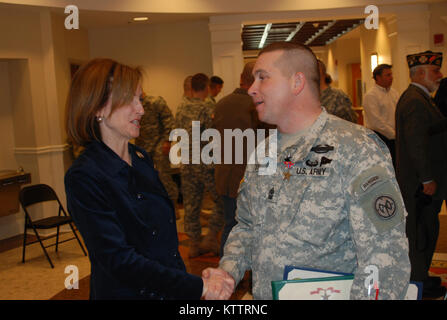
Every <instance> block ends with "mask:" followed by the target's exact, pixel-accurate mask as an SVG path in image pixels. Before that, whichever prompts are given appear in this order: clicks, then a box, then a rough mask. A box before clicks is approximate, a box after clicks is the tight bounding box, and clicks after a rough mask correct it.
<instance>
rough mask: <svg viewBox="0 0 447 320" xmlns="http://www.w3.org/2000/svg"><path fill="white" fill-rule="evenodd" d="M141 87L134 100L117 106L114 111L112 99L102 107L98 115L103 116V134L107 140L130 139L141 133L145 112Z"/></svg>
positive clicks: (101, 126) (101, 125) (101, 127)
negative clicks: (141, 99) (141, 122)
mask: <svg viewBox="0 0 447 320" xmlns="http://www.w3.org/2000/svg"><path fill="white" fill-rule="evenodd" d="M140 97H141V87H140V86H139V87H138V88H137V90H136V92H135V94H134V97H133V99H132V101H131V102H130V103H128V104H125V105H123V106H120V107H117V108H116V109H115V110H114V111H113V112H112V100H111V99H109V101H107V104H106V105H105V106H104V108H103V109H101V110H100V111H99V112H98V114H97V116H101V117H103V119H104V120H103V121H101V122H100V126H99V127H100V130H101V136H102V138H103V140H104V141H107V140H127V141H128V140H130V139H134V138H137V137H138V136H139V135H140V120H141V117H142V116H143V114H144V109H143V106H142V105H141V101H140Z"/></svg>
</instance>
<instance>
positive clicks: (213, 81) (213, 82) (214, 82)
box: [205, 76, 224, 106]
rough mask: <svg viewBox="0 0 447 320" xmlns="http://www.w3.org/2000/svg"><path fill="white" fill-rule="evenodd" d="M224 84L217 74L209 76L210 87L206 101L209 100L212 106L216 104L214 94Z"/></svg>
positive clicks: (217, 92)
mask: <svg viewBox="0 0 447 320" xmlns="http://www.w3.org/2000/svg"><path fill="white" fill-rule="evenodd" d="M223 85H224V81H223V80H222V78H220V77H218V76H212V77H211V78H210V89H209V95H208V97H207V98H206V100H205V101H206V102H209V103H210V104H212V105H213V106H214V105H216V102H217V101H216V96H217V95H218V94H219V93H220V91H222V88H223Z"/></svg>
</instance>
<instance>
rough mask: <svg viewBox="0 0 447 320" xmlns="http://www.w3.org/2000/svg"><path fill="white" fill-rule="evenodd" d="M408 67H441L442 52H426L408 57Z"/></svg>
mask: <svg viewBox="0 0 447 320" xmlns="http://www.w3.org/2000/svg"><path fill="white" fill-rule="evenodd" d="M407 63H408V67H409V68H412V67H416V66H422V65H434V66H439V67H440V66H441V64H442V52H433V51H430V50H428V51H425V52H420V53H415V54H409V55H407Z"/></svg>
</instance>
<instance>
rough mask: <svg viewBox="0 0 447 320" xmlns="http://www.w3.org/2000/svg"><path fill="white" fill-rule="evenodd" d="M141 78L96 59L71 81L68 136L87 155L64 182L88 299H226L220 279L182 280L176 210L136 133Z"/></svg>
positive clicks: (227, 288)
mask: <svg viewBox="0 0 447 320" xmlns="http://www.w3.org/2000/svg"><path fill="white" fill-rule="evenodd" d="M141 79H142V74H141V71H140V70H139V69H138V68H132V67H129V66H126V65H123V64H120V63H118V62H115V61H113V60H110V59H94V60H92V61H90V62H88V63H87V64H86V65H84V66H83V67H81V68H80V69H79V70H78V71H77V72H76V74H75V75H74V78H73V80H72V84H71V87H70V92H69V95H68V99H67V123H66V124H67V135H68V138H69V140H70V141H71V142H72V143H73V144H74V145H82V146H84V147H85V151H84V152H83V153H82V154H81V155H80V156H79V157H78V158H77V159H76V161H75V162H74V163H73V165H72V166H71V167H70V168H69V170H68V171H67V173H66V175H65V189H66V195H67V207H68V209H69V212H70V213H71V215H72V216H73V220H74V222H75V224H76V225H77V227H78V229H79V231H80V233H81V234H82V236H83V238H84V241H85V244H86V246H87V248H88V251H89V258H90V263H91V280H90V298H91V299H199V298H201V297H204V298H207V299H220V298H228V297H229V296H230V295H231V293H232V290H233V287H234V285H233V284H232V283H228V282H229V281H230V280H228V279H227V280H226V281H225V280H224V276H225V274H223V273H219V272H216V271H213V272H211V271H209V270H208V271H205V272H204V273H203V274H202V277H199V276H195V275H192V274H189V273H187V272H186V268H185V264H184V262H183V260H182V258H181V256H180V254H179V251H178V238H177V229H176V219H175V212H174V206H173V203H172V201H171V200H170V198H169V196H168V194H167V192H166V190H165V189H164V187H163V185H162V183H161V181H160V179H159V176H158V174H157V171H155V169H154V166H153V162H152V160H151V158H150V156H149V155H148V154H147V153H146V152H145V151H144V149H142V148H139V147H137V146H135V145H133V144H131V143H129V140H131V139H135V138H136V137H138V135H139V133H140V120H141V117H142V115H143V114H144V109H143V107H142V105H141V102H140V99H141V92H142V91H141Z"/></svg>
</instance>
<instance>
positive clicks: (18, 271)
mask: <svg viewBox="0 0 447 320" xmlns="http://www.w3.org/2000/svg"><path fill="white" fill-rule="evenodd" d="M180 215H181V219H180V220H178V221H177V229H178V231H179V242H180V247H179V251H180V254H181V255H182V257H183V259H184V261H185V265H186V267H187V270H188V272H190V273H193V274H197V275H200V274H201V272H202V270H203V269H205V268H206V267H209V266H211V267H215V266H217V265H218V258H217V257H212V256H210V255H204V256H201V257H197V258H194V259H189V258H188V246H187V245H188V237H187V236H186V235H185V234H184V230H183V211H182V210H180ZM208 217H209V210H206V209H205V210H204V213H203V214H202V217H201V220H202V225H203V226H204V227H205V228H204V231H203V232H204V233H206V232H207V228H206V225H207V222H208ZM440 218H441V232H440V234H441V235H440V238H439V241H438V246H437V252H438V253H437V254H436V255H435V259H434V261H433V265H432V268H431V269H430V273H431V274H432V275H437V276H440V277H441V278H442V282H443V285H445V286H447V215H442V216H440ZM66 236H71V235H70V234H68V235H63V236H62V237H66ZM48 241H52V240H48ZM5 243H6V242H5V241H0V262H1V263H0V300H48V299H53V300H85V299H88V298H89V274H90V262H89V260H88V257H85V256H84V255H83V253H82V251H81V249H80V248H79V246H78V244H77V242H76V241H69V242H66V243H64V244H62V245H60V248H59V252H58V253H56V252H54V247H52V248H50V250H49V254H50V257H51V259H52V260H53V263H54V266H55V268H54V269H51V268H50V265H49V264H48V261H47V260H46V258H45V256H44V255H43V253H42V249H41V248H40V246H39V245H38V244H33V245H31V246H29V247H27V254H26V263H24V264H22V262H21V254H22V248H21V237H17V238H16V239H13V240H12V241H8V244H5ZM439 253H442V254H439ZM69 265H75V266H77V267H78V270H79V279H80V280H79V282H78V285H79V289H73V290H67V289H64V287H65V279H66V278H67V276H68V274H67V273H65V268H66V267H67V266H69ZM231 298H232V299H234V300H240V299H251V298H252V297H251V295H250V294H249V279H248V273H247V274H246V275H245V277H244V279H243V281H242V282H241V283H240V284H239V285H238V288H237V290H236V292H235V293H234V294H233V296H232V297H231Z"/></svg>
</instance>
